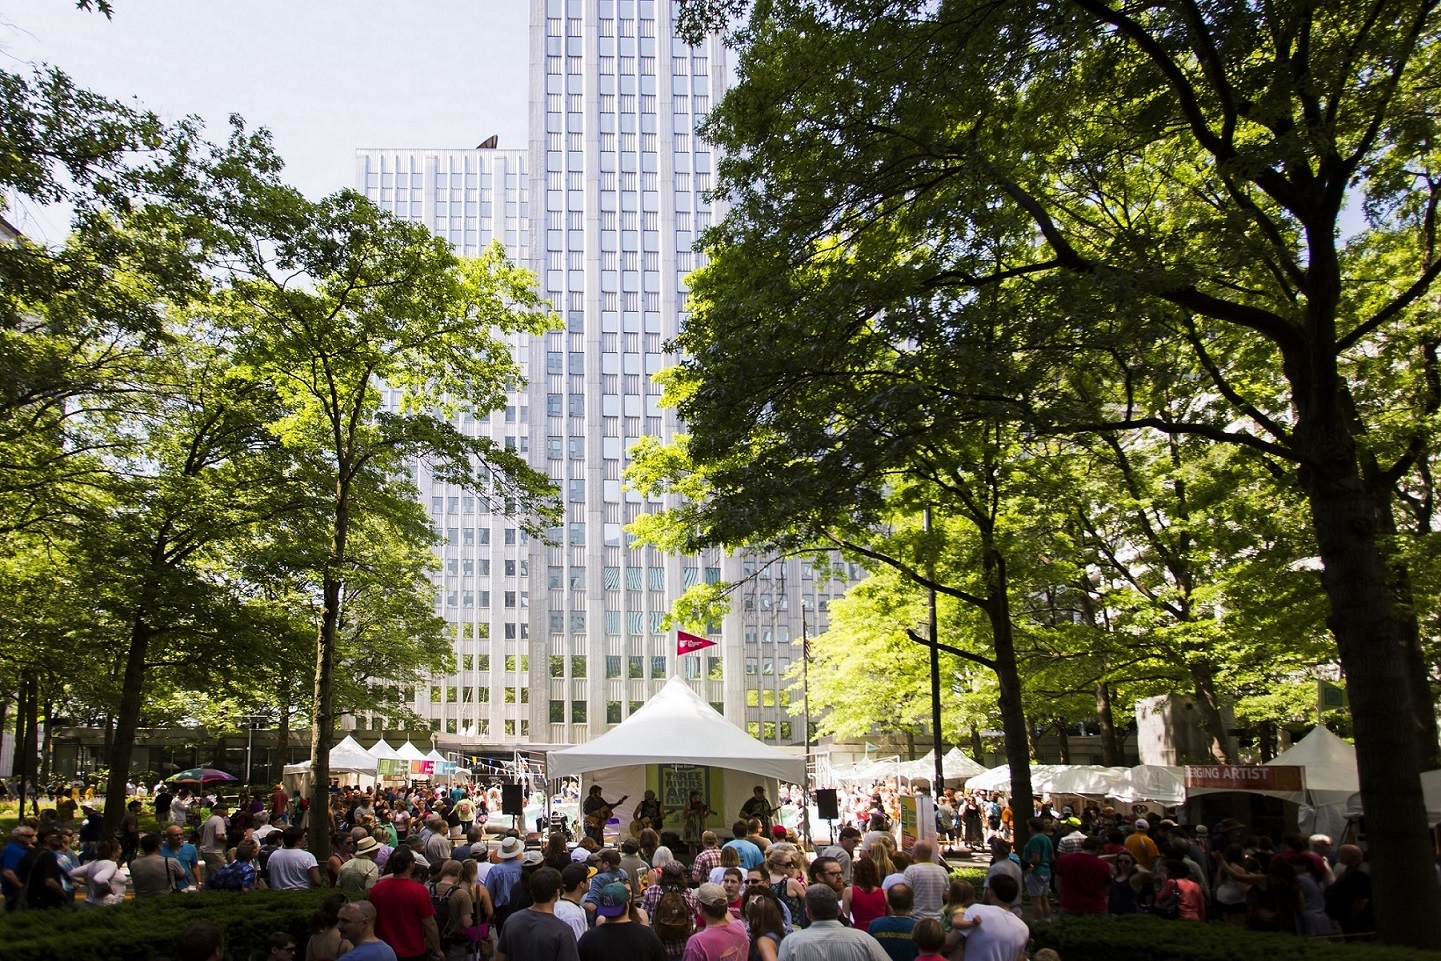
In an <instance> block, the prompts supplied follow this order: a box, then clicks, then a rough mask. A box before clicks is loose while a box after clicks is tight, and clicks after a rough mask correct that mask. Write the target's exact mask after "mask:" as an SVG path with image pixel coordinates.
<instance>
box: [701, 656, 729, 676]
mask: <svg viewBox="0 0 1441 961" xmlns="http://www.w3.org/2000/svg"><path fill="white" fill-rule="evenodd" d="M706 676H707V677H709V678H710V679H711V680H712V681H719V680H721V679H723V678H724V677H725V673H724V670H723V668H722V665H721V659H720V658H718V657H708V658H706Z"/></svg>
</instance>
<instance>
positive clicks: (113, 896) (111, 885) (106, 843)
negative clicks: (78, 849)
mask: <svg viewBox="0 0 1441 961" xmlns="http://www.w3.org/2000/svg"><path fill="white" fill-rule="evenodd" d="M119 853H120V845H118V844H116V843H115V842H114V841H112V840H110V839H108V838H107V839H105V840H103V841H97V842H95V860H93V861H89V862H87V863H85V864H82V865H80V866H79V867H77V868H71V869H70V877H72V878H74V879H75V880H77V881H78V880H80V879H81V878H84V879H85V901H84V904H85V906H86V907H87V908H98V907H100V906H102V905H106V904H119V903H120V902H121V901H124V900H125V882H126V880H127V875H126V873H125V870H124V869H123V868H121V867H120V866H119V865H118V864H116V863H115V856H116V855H117V854H119Z"/></svg>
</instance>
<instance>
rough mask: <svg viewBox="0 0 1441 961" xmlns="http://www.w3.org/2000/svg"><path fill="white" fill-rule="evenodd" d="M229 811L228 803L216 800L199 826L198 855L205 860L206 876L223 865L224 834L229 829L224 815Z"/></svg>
mask: <svg viewBox="0 0 1441 961" xmlns="http://www.w3.org/2000/svg"><path fill="white" fill-rule="evenodd" d="M229 813H230V805H228V804H226V803H225V802H224V801H216V802H215V803H214V804H212V805H211V806H210V817H208V818H206V819H205V823H204V824H202V825H201V826H200V857H201V859H202V860H204V861H205V876H206V877H209V876H210V875H212V874H214V873H215V872H216V871H219V870H220V869H221V868H223V867H225V843H226V834H227V833H228V832H229V831H230V822H229V821H228V820H226V815H228V814H229Z"/></svg>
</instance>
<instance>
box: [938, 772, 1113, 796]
mask: <svg viewBox="0 0 1441 961" xmlns="http://www.w3.org/2000/svg"><path fill="white" fill-rule="evenodd" d="M1125 770H1126V769H1125V768H1121V767H1101V766H1100V765H1098V764H1033V765H1031V790H1032V791H1034V792H1036V793H1038V794H1039V793H1048V794H1084V795H1090V796H1093V797H1105V796H1106V795H1108V794H1110V792H1111V788H1112V786H1113V785H1114V784H1115V782H1116V781H1117V780H1118V779H1119V778H1120V777H1121V775H1122V774H1124V773H1125ZM966 787H967V788H968V789H970V790H974V791H1009V790H1010V789H1011V769H1010V767H1009V766H1008V765H1005V764H1001V765H998V766H996V767H993V768H991V769H990V770H989V771H986V772H984V773H981V774H977V775H976V776H975V777H973V778H971V779H970V780H969V781H967V782H966Z"/></svg>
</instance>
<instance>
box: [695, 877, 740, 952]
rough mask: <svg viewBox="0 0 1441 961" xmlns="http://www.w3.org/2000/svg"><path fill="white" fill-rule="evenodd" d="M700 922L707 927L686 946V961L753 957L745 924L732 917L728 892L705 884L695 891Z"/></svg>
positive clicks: (699, 931) (717, 885)
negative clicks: (750, 955)
mask: <svg viewBox="0 0 1441 961" xmlns="http://www.w3.org/2000/svg"><path fill="white" fill-rule="evenodd" d="M695 897H696V901H697V903H699V904H700V916H701V921H702V922H703V923H704V925H705V927H703V928H701V929H700V930H698V931H696V933H695V934H694V935H692V937H691V939H690V940H689V941H688V942H686V946H685V954H684V961H710V959H711V958H744V957H746V956H747V955H749V953H750V938H748V937H747V936H746V928H745V925H744V924H741V923H740V922H739V921H736V920H735V919H734V918H732V917H731V913H730V902H729V899H728V898H727V896H726V889H725V888H723V887H721V886H720V885H719V884H711V883H710V882H706V883H705V884H702V885H701V886H700V887H699V888H698V889H696V895H695Z"/></svg>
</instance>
